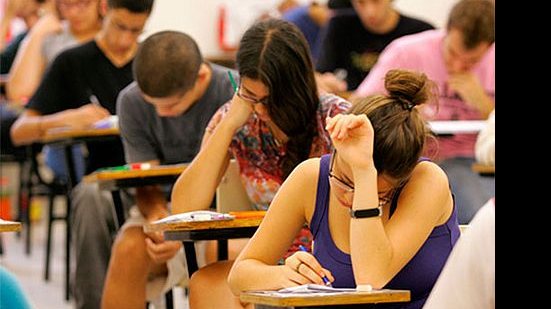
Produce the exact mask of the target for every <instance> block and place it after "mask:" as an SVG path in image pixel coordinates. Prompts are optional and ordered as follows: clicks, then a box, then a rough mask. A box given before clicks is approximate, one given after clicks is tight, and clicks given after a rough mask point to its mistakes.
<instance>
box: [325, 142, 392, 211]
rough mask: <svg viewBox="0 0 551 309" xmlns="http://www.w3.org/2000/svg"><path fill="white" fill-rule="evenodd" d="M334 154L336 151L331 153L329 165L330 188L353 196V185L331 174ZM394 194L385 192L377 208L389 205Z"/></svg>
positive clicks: (390, 191) (380, 197)
mask: <svg viewBox="0 0 551 309" xmlns="http://www.w3.org/2000/svg"><path fill="white" fill-rule="evenodd" d="M336 154H337V151H336V150H333V152H332V153H331V163H330V164H329V183H330V185H331V186H334V187H337V188H339V189H340V190H342V191H344V193H345V194H346V195H353V194H354V185H352V184H349V183H348V182H346V181H344V180H342V179H341V178H339V177H337V176H336V175H335V174H333V166H334V165H335V157H336ZM395 193H396V189H395V188H393V189H391V190H389V191H387V192H386V193H385V194H384V195H383V196H379V206H384V205H386V204H388V203H390V202H391V201H392V199H393V198H394V194H395ZM351 197H352V196H351ZM350 200H352V199H350Z"/></svg>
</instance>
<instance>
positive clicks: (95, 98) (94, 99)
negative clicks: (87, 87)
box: [90, 94, 101, 106]
mask: <svg viewBox="0 0 551 309" xmlns="http://www.w3.org/2000/svg"><path fill="white" fill-rule="evenodd" d="M90 102H92V104H94V105H96V106H101V104H100V102H99V100H98V97H96V96H95V95H93V94H91V95H90Z"/></svg>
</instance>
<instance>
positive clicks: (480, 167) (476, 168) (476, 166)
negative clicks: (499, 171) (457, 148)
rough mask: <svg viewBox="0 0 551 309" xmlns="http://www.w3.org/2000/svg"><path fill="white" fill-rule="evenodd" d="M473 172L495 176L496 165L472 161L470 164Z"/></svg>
mask: <svg viewBox="0 0 551 309" xmlns="http://www.w3.org/2000/svg"><path fill="white" fill-rule="evenodd" d="M471 169H472V171H473V172H475V173H478V174H479V175H480V176H495V175H496V166H495V165H486V164H480V163H473V165H471Z"/></svg>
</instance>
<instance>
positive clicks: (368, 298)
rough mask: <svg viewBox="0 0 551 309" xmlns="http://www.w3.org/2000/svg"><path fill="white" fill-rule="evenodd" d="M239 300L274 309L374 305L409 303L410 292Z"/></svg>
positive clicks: (256, 294)
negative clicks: (284, 308)
mask: <svg viewBox="0 0 551 309" xmlns="http://www.w3.org/2000/svg"><path fill="white" fill-rule="evenodd" d="M239 298H240V299H241V301H242V302H247V303H253V304H257V305H268V306H276V307H291V306H302V307H308V306H322V305H351V304H375V303H394V302H407V301H410V292H409V291H407V290H388V289H386V290H374V291H371V292H352V293H338V294H325V293H324V294H319V295H318V294H307V295H297V294H293V295H284V296H283V295H281V294H278V295H273V294H264V293H261V292H246V293H242V294H241V295H240V296H239Z"/></svg>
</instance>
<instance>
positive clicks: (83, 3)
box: [57, 0, 93, 10]
mask: <svg viewBox="0 0 551 309" xmlns="http://www.w3.org/2000/svg"><path fill="white" fill-rule="evenodd" d="M92 1H93V0H79V1H67V0H58V1H57V5H58V7H59V9H61V10H68V9H70V8H73V7H74V8H77V9H79V10H82V9H85V8H87V7H88V6H89V5H90V3H92Z"/></svg>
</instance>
